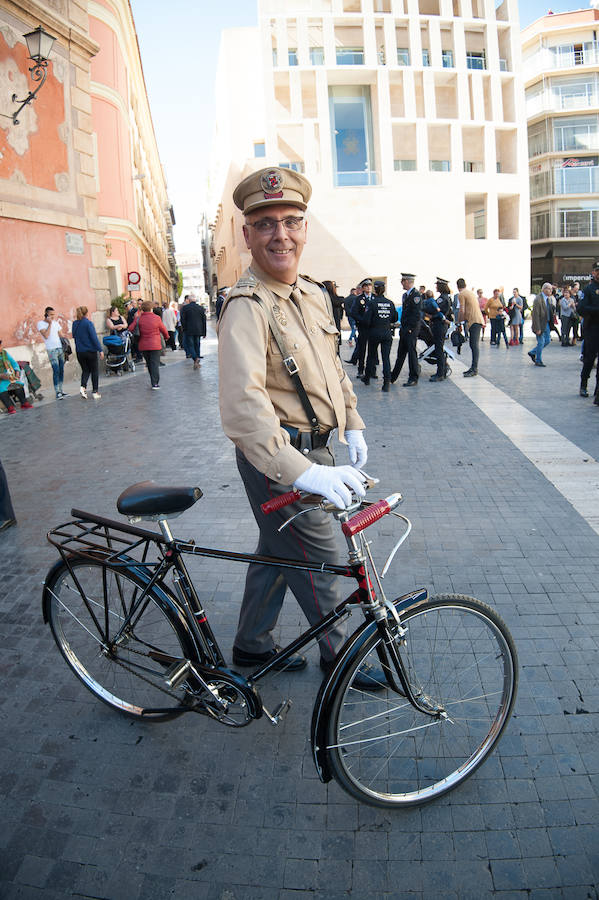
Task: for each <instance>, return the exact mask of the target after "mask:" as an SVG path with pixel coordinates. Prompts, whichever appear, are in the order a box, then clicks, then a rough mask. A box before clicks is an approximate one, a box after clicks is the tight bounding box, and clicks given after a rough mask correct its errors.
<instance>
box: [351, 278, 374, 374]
mask: <svg viewBox="0 0 599 900" xmlns="http://www.w3.org/2000/svg"><path fill="white" fill-rule="evenodd" d="M360 287H361V289H362V293H361V294H358V296H357V297H356V298H355V300H354V302H353V304H352V308H351V317H352V319H355V321H356V324H357V326H358V340H357V341H356V346H355V348H354V352H353V353H352V356H351V359H349V360H348V362H350V363H351V364H352V366H355V365H356V363H357V365H358V378H359V377H360V376H362V375H363V374H364V357H365V356H366V348H367V346H368V325H367V324H366V318H365V317H366V310H367V308H368V304H369V303H370V300H371V299H372V279H371V278H365V279H364V281H362V282H361V283H360Z"/></svg>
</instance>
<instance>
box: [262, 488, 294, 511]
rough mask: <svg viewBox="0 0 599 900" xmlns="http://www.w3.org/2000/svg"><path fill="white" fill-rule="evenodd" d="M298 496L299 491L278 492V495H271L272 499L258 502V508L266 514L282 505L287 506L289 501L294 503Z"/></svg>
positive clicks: (280, 507)
mask: <svg viewBox="0 0 599 900" xmlns="http://www.w3.org/2000/svg"><path fill="white" fill-rule="evenodd" d="M300 497H301V494H300V492H299V491H296V490H293V491H287V493H286V494H280V495H279V496H278V497H273V498H272V500H267V501H266V503H262V504H260V509H261V510H262V512H263V513H264V515H265V516H267V515H268V514H269V513H273V512H276V511H277V510H278V509H282V508H283V507H284V506H289V504H290V503H295V502H296V501H297V500H299V499H300Z"/></svg>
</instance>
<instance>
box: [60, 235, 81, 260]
mask: <svg viewBox="0 0 599 900" xmlns="http://www.w3.org/2000/svg"><path fill="white" fill-rule="evenodd" d="M64 236H65V241H66V244H67V253H77V254H78V255H79V256H82V255H83V254H84V253H85V244H84V242H83V235H82V234H73V232H70V231H65V235H64Z"/></svg>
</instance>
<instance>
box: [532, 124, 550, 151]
mask: <svg viewBox="0 0 599 900" xmlns="http://www.w3.org/2000/svg"><path fill="white" fill-rule="evenodd" d="M548 150H549V138H548V135H547V128H546V124H545V122H537V124H536V125H531V126H530V128H529V129H528V155H529V157H533V156H539V155H540V154H541V153H547V151H548Z"/></svg>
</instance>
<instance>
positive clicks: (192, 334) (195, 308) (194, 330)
mask: <svg viewBox="0 0 599 900" xmlns="http://www.w3.org/2000/svg"><path fill="white" fill-rule="evenodd" d="M181 326H182V328H183V333H184V335H185V338H186V347H187V350H188V351H189V355H190V356H191V358H192V359H193V367H194V369H199V368H200V365H201V363H200V359H201V357H200V339H201V338H203V337H206V312H205V310H204V307H203V306H200V304H199V303H197V302H196V298H195V294H190V299H189V303H186V304H185V305H184V306H183V307H182V309H181Z"/></svg>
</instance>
